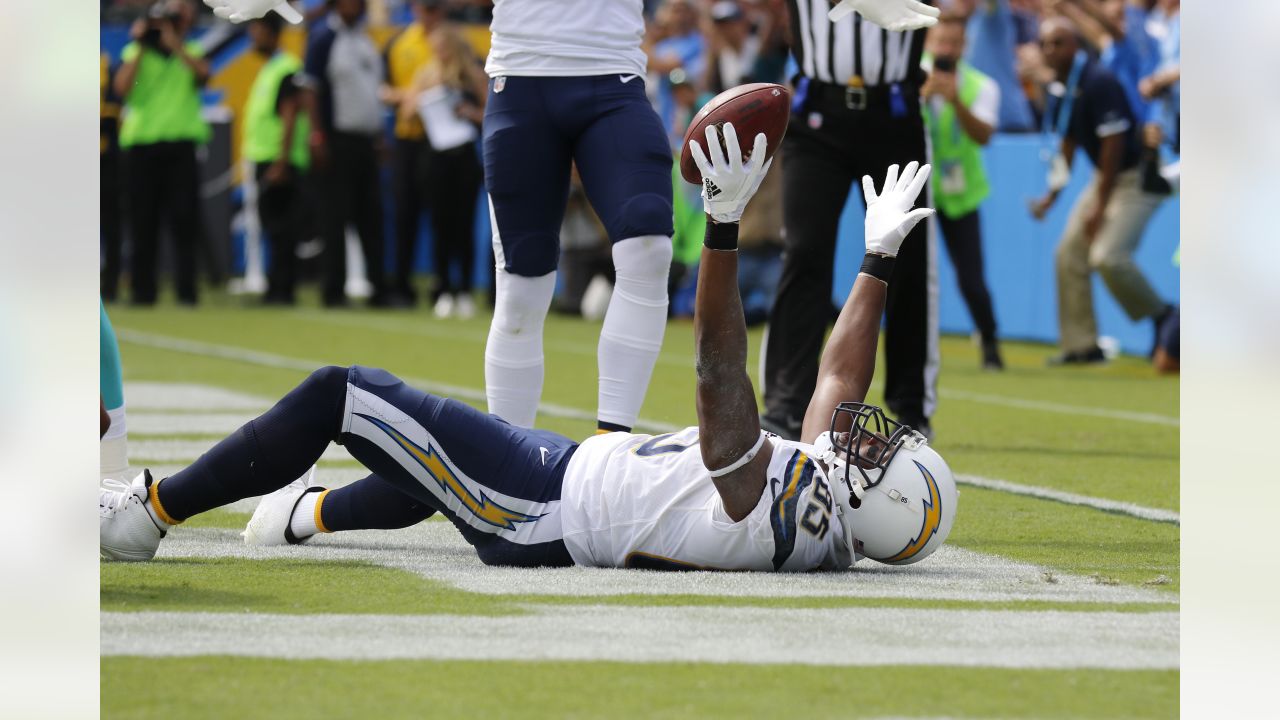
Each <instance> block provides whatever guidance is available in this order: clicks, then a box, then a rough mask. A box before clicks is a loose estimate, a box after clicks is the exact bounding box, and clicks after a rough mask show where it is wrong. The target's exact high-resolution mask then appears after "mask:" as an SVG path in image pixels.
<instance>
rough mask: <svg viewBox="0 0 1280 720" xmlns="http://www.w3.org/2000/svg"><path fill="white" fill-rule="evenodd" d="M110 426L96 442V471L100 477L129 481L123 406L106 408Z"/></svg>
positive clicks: (127, 442)
mask: <svg viewBox="0 0 1280 720" xmlns="http://www.w3.org/2000/svg"><path fill="white" fill-rule="evenodd" d="M107 416H108V417H110V418H111V427H110V428H108V429H107V434H106V435H103V436H102V440H101V441H100V442H99V443H98V471H99V474H100V476H101V479H104V480H105V479H107V478H114V479H116V480H122V481H126V482H127V481H129V480H132V479H133V478H132V477H130V476H129V431H128V428H127V427H126V426H125V419H124V406H123V405H121V406H120V407H118V408H116V409H114V410H108V411H107Z"/></svg>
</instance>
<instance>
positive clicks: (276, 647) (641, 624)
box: [100, 606, 1179, 669]
mask: <svg viewBox="0 0 1280 720" xmlns="http://www.w3.org/2000/svg"><path fill="white" fill-rule="evenodd" d="M530 609H531V610H533V613H532V614H529V615H516V616H505V617H476V616H456V615H434V616H432V615H418V616H415V615H263V614H252V613H172V612H141V613H114V612H107V613H102V615H101V625H100V627H101V648H102V650H101V652H102V655H149V656H176V655H188V656H190V655H238V656H252V657H272V658H289V659H304V658H317V659H320V658H323V659H335V660H392V659H396V660H400V659H416V658H426V659H456V660H616V661H624V662H713V663H800V664H806V665H864V666H865V665H965V666H978V667H1008V668H1114V669H1138V668H1142V669H1173V668H1177V667H1178V624H1179V623H1178V615H1177V613H1113V612H1099V613H1078V612H1060V611H1041V612H1021V611H1007V610H1006V611H1000V610H938V609H899V608H840V609H779V608H726V607H667V608H645V607H610V606H563V607H537V608H530Z"/></svg>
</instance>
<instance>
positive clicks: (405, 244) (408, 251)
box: [391, 138, 431, 300]
mask: <svg viewBox="0 0 1280 720" xmlns="http://www.w3.org/2000/svg"><path fill="white" fill-rule="evenodd" d="M430 152H431V146H430V145H428V144H427V141H426V140H422V139H409V138H396V144H395V150H394V152H393V154H392V161H391V184H392V195H393V196H394V197H395V201H396V216H395V217H396V274H395V289H396V291H397V292H399V293H400V294H402V295H404V296H405V297H406V298H409V299H410V300H412V299H413V298H414V297H416V295H417V293H416V292H415V291H414V289H413V259H414V255H415V253H414V251H415V250H416V249H417V247H418V229H419V227H420V225H421V220H422V211H423V209H425V208H426V207H427V206H428V202H427V198H428V190H427V180H428V177H429V175H428V172H429V171H430V168H429V162H428V160H429V157H430V155H429V153H430Z"/></svg>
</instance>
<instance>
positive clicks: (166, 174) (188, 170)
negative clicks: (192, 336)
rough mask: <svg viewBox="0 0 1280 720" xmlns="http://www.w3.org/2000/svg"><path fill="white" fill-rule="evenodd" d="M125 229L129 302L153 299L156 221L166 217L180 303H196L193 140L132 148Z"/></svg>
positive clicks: (157, 242)
mask: <svg viewBox="0 0 1280 720" xmlns="http://www.w3.org/2000/svg"><path fill="white" fill-rule="evenodd" d="M126 161H127V162H126V165H127V168H128V170H127V173H128V175H127V192H128V197H129V226H130V229H131V236H132V238H133V256H132V259H131V262H130V290H131V295H130V297H131V299H132V300H133V302H134V303H137V304H139V305H152V304H155V301H156V285H157V282H156V274H157V271H158V268H157V265H158V263H159V249H160V220H161V217H162V216H167V217H168V220H169V231H170V234H171V235H172V237H173V251H174V252H173V256H174V265H175V267H174V271H175V276H176V277H175V279H176V285H177V287H178V301H179V302H181V303H184V304H189V305H194V304H195V302H196V248H197V247H199V245H200V179H199V166H198V165H197V163H196V144H195V143H194V142H159V143H151V144H149V145H134V146H133V147H131V148H129V150H128V155H127V157H126Z"/></svg>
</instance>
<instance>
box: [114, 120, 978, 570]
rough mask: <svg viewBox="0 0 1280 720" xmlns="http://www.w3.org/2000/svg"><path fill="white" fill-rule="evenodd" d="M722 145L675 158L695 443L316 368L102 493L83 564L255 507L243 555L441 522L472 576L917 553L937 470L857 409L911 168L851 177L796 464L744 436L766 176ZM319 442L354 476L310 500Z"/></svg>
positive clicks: (935, 533)
mask: <svg viewBox="0 0 1280 720" xmlns="http://www.w3.org/2000/svg"><path fill="white" fill-rule="evenodd" d="M723 133H724V148H723V149H722V146H721V143H720V139H719V137H718V136H717V131H716V128H715V127H714V126H710V127H709V128H708V129H707V133H706V134H707V143H706V147H707V153H709V157H708V155H707V154H706V153H704V152H703V150H702V148H701V147H695V148H693V152H694V155H695V158H696V160H697V163H698V167H699V169H700V170H701V172H702V175H703V179H704V191H703V202H704V205H705V209H706V211H707V214H708V216H709V222H708V223H707V232H706V239H705V245H706V247H705V248H704V249H703V251H702V261H701V262H702V267H701V269H700V270H699V273H698V293H697V301H696V311H695V316H694V336H695V341H696V345H697V376H698V377H697V412H698V426H697V427H691V428H687V429H685V430H682V431H680V432H676V433H669V434H666V435H658V436H650V435H638V434H632V433H622V432H616V433H610V434H607V435H599V436H596V437H591V438H588V439H587V440H585V441H583V442H582V443H578V442H575V441H573V440H570V439H569V438H567V437H563V436H561V435H558V434H556V433H552V432H548V431H544V430H531V429H524V428H520V427H515V426H512V425H509V424H507V423H506V422H504V421H502V420H501V419H499V418H498V417H496V416H493V415H486V414H484V413H482V412H480V411H478V410H475V409H472V408H471V407H469V406H467V405H464V404H462V403H459V402H457V401H454V400H449V399H446V398H442V397H437V396H434V395H430V394H428V393H424V392H420V391H418V390H414V389H413V388H411V387H408V386H407V385H405V384H404V383H403V382H401V381H400V380H399V379H397V378H396V377H395V376H393V375H391V374H390V373H388V372H386V371H385V370H375V369H371V368H367V367H360V366H353V367H349V368H345V367H326V368H321V369H320V370H317V371H316V372H314V373H312V374H311V376H310V377H308V378H307V379H306V380H305V381H304V382H303V383H302V384H301V385H299V386H298V387H297V388H295V389H294V390H293V391H292V392H290V393H289V394H288V395H286V396H285V397H284V398H283V399H282V400H280V402H278V403H277V404H276V405H275V406H274V407H273V408H271V409H270V410H268V411H267V412H266V413H265V414H263V415H262V416H260V417H258V418H257V419H255V420H252V421H250V422H249V423H248V424H246V425H245V426H244V427H242V428H241V429H240V430H238V431H237V432H235V433H234V434H233V435H231V436H230V437H228V438H226V439H225V440H222V441H221V442H219V443H218V444H217V445H216V446H214V447H213V449H211V450H210V451H209V452H207V453H205V454H204V455H203V456H202V457H201V458H200V459H199V460H197V461H196V462H195V464H193V465H192V466H191V467H188V468H186V469H185V470H182V471H181V472H179V473H177V474H175V475H172V476H170V477H167V478H164V479H163V480H160V481H156V480H154V479H153V478H152V477H151V475H150V473H148V472H145V471H144V472H143V473H142V474H141V475H139V476H138V477H137V478H136V479H135V480H134V481H133V483H132V485H130V486H125V485H123V484H119V485H118V486H117V487H115V488H114V489H112V490H107V491H104V493H103V495H102V497H101V499H100V502H99V504H100V516H101V522H100V524H101V546H100V550H101V556H102V557H103V558H110V559H115V560H147V559H150V558H151V557H152V556H153V555H154V554H155V552H156V548H157V546H158V545H159V543H160V540H161V539H162V538H163V537H164V535H165V531H167V530H168V529H169V527H170V526H172V525H175V524H177V523H180V522H182V521H183V520H185V519H187V518H189V517H191V516H193V515H195V514H197V513H201V512H204V511H206V510H211V509H213V508H216V507H219V506H222V505H226V504H227V503H230V502H234V501H236V500H239V499H241V498H246V497H253V496H256V495H263V494H266V493H270V494H269V495H267V497H265V498H263V500H262V501H261V503H260V504H259V506H258V508H257V511H256V512H255V513H254V515H253V517H252V519H251V520H250V521H249V524H248V527H247V528H246V529H245V531H244V533H243V534H244V538H245V540H246V542H248V543H250V544H256V545H283V544H286V543H300V542H305V541H306V540H307V539H308V538H310V537H313V536H314V535H316V534H317V533H322V532H337V531H341V530H356V529H369V528H384V529H385V528H400V527H407V526H409V525H413V524H415V523H418V522H420V521H422V520H423V519H425V518H427V517H428V516H430V515H432V514H433V513H435V512H441V513H444V514H445V516H447V517H448V518H449V520H451V521H452V522H453V524H454V525H455V526H457V528H458V530H459V531H461V533H462V534H463V536H464V537H465V538H466V539H467V541H468V542H470V543H471V544H472V545H473V546H474V547H475V549H476V552H477V554H478V555H479V556H480V559H481V560H482V561H483V562H485V563H487V564H491V565H515V566H526V567H527V566H562V565H571V564H578V565H589V566H606V567H633V568H668V569H669V568H686V569H689V568H698V569H725V570H730V569H731V570H783V571H802V570H813V569H818V568H821V569H837V568H848V567H850V566H851V565H852V563H853V561H854V560H855V558H857V557H859V556H865V557H869V558H872V559H875V560H879V561H881V562H886V563H894V564H901V563H910V562H915V561H917V560H920V559H922V558H924V557H925V556H927V555H929V554H930V553H932V552H933V551H934V550H936V549H937V548H938V547H939V546H940V545H941V544H942V543H943V541H944V540H945V539H946V537H947V534H948V532H950V530H951V525H952V521H953V520H954V519H955V513H956V488H955V482H954V479H953V478H952V474H951V471H950V470H949V469H948V468H947V465H946V464H945V463H944V462H943V461H942V458H941V457H939V456H938V454H937V453H935V452H934V451H933V450H932V449H931V448H930V447H929V446H928V445H927V443H926V441H925V439H924V438H923V437H922V436H921V435H919V434H918V433H916V432H914V431H912V430H911V429H910V428H909V427H905V426H902V425H898V424H896V423H894V422H893V421H891V420H889V419H888V418H886V417H885V415H884V413H883V412H882V411H881V410H880V409H879V408H877V407H873V406H870V405H865V404H863V403H862V400H863V398H864V396H865V395H866V392H867V387H868V385H869V384H870V383H871V376H872V371H873V369H874V367H875V354H876V341H877V337H878V335H879V329H880V318H881V315H882V314H883V312H884V303H885V291H886V287H887V283H888V280H889V278H890V276H891V274H892V269H893V259H894V256H895V255H896V254H897V252H898V248H899V246H900V245H901V244H902V240H903V238H904V237H905V236H906V235H907V233H908V232H909V231H910V230H911V228H912V227H913V226H914V225H915V224H916V223H917V222H919V221H921V220H923V219H924V218H926V217H928V216H929V215H930V214H932V212H933V211H932V210H929V209H917V210H914V211H913V210H912V209H911V208H912V206H913V204H914V203H915V199H916V197H917V196H918V195H919V193H920V190H921V188H923V187H924V185H925V182H926V181H927V179H928V176H929V170H930V168H929V166H927V165H926V166H925V167H923V168H919V169H918V171H917V167H916V164H915V163H912V164H910V165H908V166H907V167H906V168H905V169H904V170H903V171H902V174H901V176H899V174H898V168H897V166H893V167H890V168H889V171H888V174H887V177H886V178H885V182H884V186H883V188H882V190H881V192H880V193H879V194H878V195H877V194H876V192H875V188H874V186H873V184H872V181H871V178H863V184H864V187H865V191H866V197H867V198H868V208H867V217H866V236H867V254H866V257H865V259H864V260H863V264H862V271H861V272H860V273H859V274H858V277H857V279H856V281H855V283H854V286H853V290H852V291H851V292H850V294H849V299H848V301H847V302H846V303H845V306H844V309H843V311H842V312H841V313H840V317H839V319H838V320H837V321H836V326H835V330H834V331H833V332H832V334H831V338H830V340H829V341H828V343H827V346H826V349H825V351H824V353H823V356H822V364H821V369H820V371H819V377H818V384H817V389H816V391H815V392H814V394H813V397H812V399H811V400H810V403H809V409H808V412H807V414H806V415H805V419H804V437H805V438H806V439H808V440H810V441H811V442H812V443H813V444H802V443H797V442H789V441H786V440H782V439H779V438H777V437H774V436H771V435H769V434H767V433H764V432H762V431H761V430H760V423H759V413H758V412H757V408H756V394H755V390H754V389H753V388H752V385H751V380H750V378H748V376H747V370H746V362H747V332H746V326H745V323H744V321H743V315H742V304H741V299H740V297H739V295H738V281H737V253H736V245H737V233H738V225H737V223H738V219H739V218H740V217H741V216H742V211H743V209H744V208H745V207H746V204H747V201H748V200H749V199H750V198H751V196H752V195H753V194H754V193H755V191H756V189H757V188H758V187H759V185H760V181H761V179H762V178H763V177H764V175H765V173H766V172H767V171H768V169H769V163H768V162H766V161H765V137H764V135H763V134H762V135H759V136H757V137H756V140H755V144H754V148H753V150H752V153H751V155H750V159H749V160H747V161H746V162H745V163H744V160H743V158H742V153H741V151H740V150H739V145H738V139H737V135H736V133H735V131H734V129H733V126H732V125H728V124H726V125H725V126H724V130H723ZM695 144H696V143H695ZM726 152H727V156H726ZM331 442H337V443H340V444H342V445H344V446H346V448H347V449H348V450H349V451H350V453H351V454H352V455H353V456H354V457H355V458H356V459H357V460H359V461H360V462H361V463H362V464H363V465H364V466H365V467H367V468H368V469H369V470H371V471H372V472H373V473H374V474H372V475H370V476H369V477H366V478H364V479H363V480H360V481H357V482H355V483H353V484H351V485H347V486H346V487H341V488H335V489H332V490H326V489H324V488H321V487H317V486H314V485H311V484H310V483H311V477H312V476H313V474H314V469H313V464H314V463H315V462H316V461H317V460H318V459H319V458H320V455H321V453H323V452H324V450H325V448H326V447H328V445H329V443H331ZM300 477H301V479H295V478H300Z"/></svg>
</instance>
